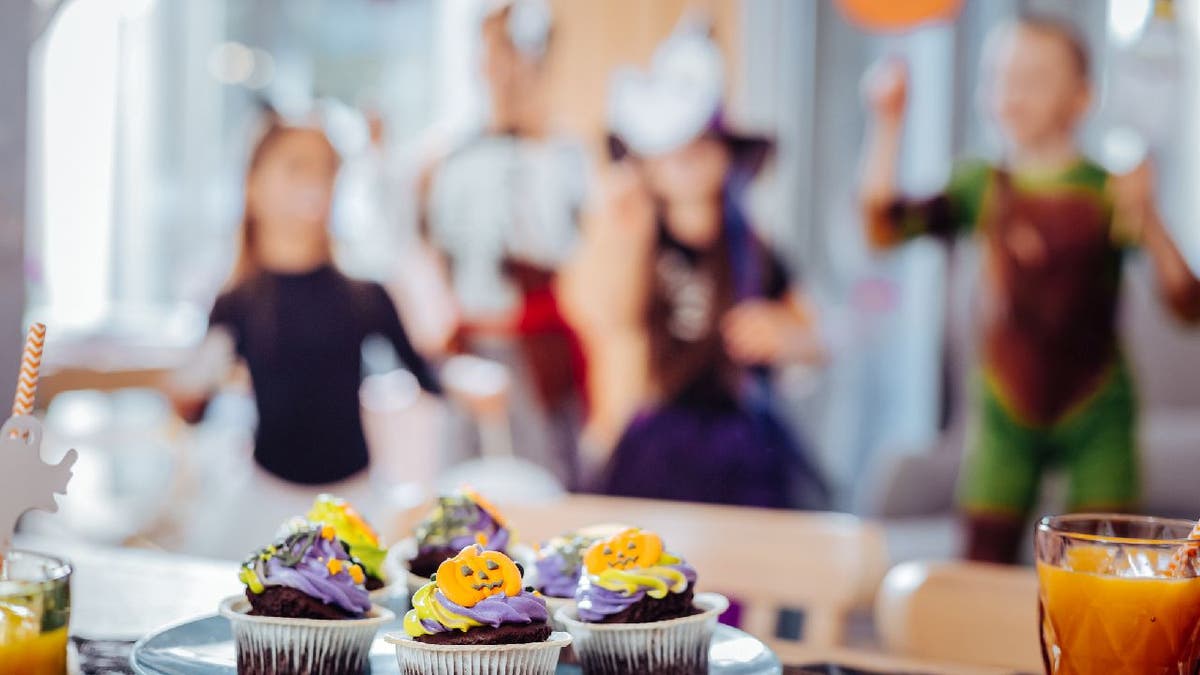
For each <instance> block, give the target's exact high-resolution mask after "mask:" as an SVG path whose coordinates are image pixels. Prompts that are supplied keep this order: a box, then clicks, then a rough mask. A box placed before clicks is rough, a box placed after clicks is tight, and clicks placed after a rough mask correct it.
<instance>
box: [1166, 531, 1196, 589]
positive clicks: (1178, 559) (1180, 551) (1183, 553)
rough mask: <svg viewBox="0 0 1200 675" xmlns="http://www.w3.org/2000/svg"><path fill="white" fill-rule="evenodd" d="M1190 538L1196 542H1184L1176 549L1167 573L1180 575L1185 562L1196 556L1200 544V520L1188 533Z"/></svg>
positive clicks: (1174, 575) (1175, 575)
mask: <svg viewBox="0 0 1200 675" xmlns="http://www.w3.org/2000/svg"><path fill="white" fill-rule="evenodd" d="M1188 540H1189V541H1191V542H1195V543H1189V544H1184V545H1183V546H1180V547H1179V548H1177V549H1175V553H1174V554H1172V555H1171V564H1170V565H1167V574H1169V575H1170V576H1173V577H1177V576H1180V575H1181V574H1182V573H1183V569H1184V564H1185V563H1187V561H1188V560H1190V559H1191V558H1195V557H1196V547H1197V546H1200V521H1198V522H1197V523H1196V524H1195V525H1194V526H1193V527H1192V531H1191V532H1190V533H1189V534H1188Z"/></svg>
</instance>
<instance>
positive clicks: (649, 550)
mask: <svg viewBox="0 0 1200 675" xmlns="http://www.w3.org/2000/svg"><path fill="white" fill-rule="evenodd" d="M662 554H663V543H662V539H661V538H660V537H659V536H658V535H657V534H654V533H653V532H647V531H646V530H639V529H638V528H636V527H635V528H630V529H628V530H625V531H624V532H621V533H620V534H617V535H615V536H612V537H609V538H608V539H601V540H600V541H598V542H596V543H594V544H592V546H591V548H589V549H588V550H587V553H585V554H584V555H583V566H584V567H586V568H587V571H588V573H589V574H600V573H601V572H603V571H604V570H607V569H616V570H628V569H636V568H640V567H653V566H654V565H657V564H658V560H659V558H661V557H662Z"/></svg>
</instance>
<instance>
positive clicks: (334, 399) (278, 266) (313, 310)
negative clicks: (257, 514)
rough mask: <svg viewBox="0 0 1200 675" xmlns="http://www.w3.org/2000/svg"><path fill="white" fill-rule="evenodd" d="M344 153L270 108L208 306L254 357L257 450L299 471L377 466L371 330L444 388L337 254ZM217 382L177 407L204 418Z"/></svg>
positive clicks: (384, 298) (214, 335)
mask: <svg viewBox="0 0 1200 675" xmlns="http://www.w3.org/2000/svg"><path fill="white" fill-rule="evenodd" d="M338 164H339V159H338V155H337V152H336V151H335V150H334V148H333V146H332V145H331V144H330V142H329V140H328V138H326V136H325V133H324V132H323V131H322V130H321V129H319V128H317V127H308V126H291V125H288V124H286V123H284V121H283V120H280V119H278V118H274V117H272V119H271V120H270V122H269V126H268V128H267V130H266V131H265V133H264V134H263V136H262V138H261V140H259V142H258V145H257V146H256V147H255V148H254V152H253V154H252V155H251V157H250V165H249V169H248V172H247V175H246V209H245V216H244V217H243V220H242V228H241V233H240V245H241V250H240V252H239V254H238V259H237V263H236V267H235V268H234V271H233V275H232V277H231V278H230V280H229V283H228V284H227V286H226V288H225V291H224V292H223V293H222V294H221V295H220V297H218V298H217V301H216V304H215V305H214V306H213V309H212V313H211V315H210V317H209V326H210V342H211V341H212V340H219V336H220V335H222V334H226V335H230V336H231V337H232V341H233V346H234V349H235V350H236V353H237V355H238V356H240V357H241V358H242V359H244V360H245V362H246V364H247V366H248V367H249V371H250V377H251V379H252V381H253V385H254V396H255V401H256V403H257V406H258V417H259V420H258V430H257V435H256V438H255V448H254V459H255V461H256V462H257V463H258V464H259V465H260V466H261V467H262V468H263V469H265V470H267V471H268V472H270V473H271V474H274V475H275V476H278V477H280V478H283V479H285V480H287V481H291V482H293V483H303V484H323V483H331V482H334V481H339V480H342V479H345V478H347V477H350V476H353V475H355V474H359V473H360V472H362V471H363V470H364V469H366V468H367V462H368V456H367V443H366V440H365V438H364V436H363V429H362V423H361V419H360V416H359V415H360V413H359V398H358V389H359V384H360V383H361V380H362V376H363V373H362V344H363V340H364V339H365V338H366V337H367V336H369V335H376V334H377V335H380V336H383V337H384V338H386V339H387V340H388V341H390V342H391V343H392V345H393V346H394V348H395V349H396V352H397V353H398V355H399V356H400V358H401V360H402V361H403V363H404V365H405V367H407V368H408V369H409V370H410V371H412V373H413V375H415V376H416V378H417V380H418V382H419V383H420V385H421V387H422V388H423V389H425V390H426V391H429V392H434V393H437V392H438V391H439V387H438V383H437V380H436V379H435V378H434V375H433V373H432V372H430V369H429V368H428V366H427V365H426V363H425V362H424V360H422V358H421V357H420V356H418V355H417V353H416V352H415V351H414V350H413V348H412V346H411V345H410V344H409V340H408V337H407V336H406V335H405V331H404V327H403V326H402V325H401V323H400V318H399V317H398V316H397V314H396V310H395V307H394V305H393V304H392V301H391V299H390V298H389V297H388V295H387V293H386V292H385V291H384V290H383V288H382V287H381V286H379V285H378V284H375V283H369V282H364V281H356V280H354V279H350V278H348V277H346V276H345V275H343V274H342V273H341V272H339V271H338V269H337V267H336V266H335V265H334V263H333V256H332V250H331V249H332V243H331V241H330V234H329V227H328V221H329V212H330V208H331V203H332V200H333V189H334V180H335V178H336V177H337V173H338ZM212 384H215V382H212ZM177 389H179V388H178V387H177ZM211 393H212V392H211V390H207V391H195V390H192V391H189V392H178V393H177V394H176V396H175V398H176V403H177V408H178V409H179V410H180V412H181V414H182V415H183V416H184V417H185V419H187V418H191V420H190V421H195V418H196V417H198V416H199V414H200V413H201V412H202V410H203V406H202V405H198V403H200V402H202V401H203V400H205V399H206V398H207V396H209V395H210V394H211Z"/></svg>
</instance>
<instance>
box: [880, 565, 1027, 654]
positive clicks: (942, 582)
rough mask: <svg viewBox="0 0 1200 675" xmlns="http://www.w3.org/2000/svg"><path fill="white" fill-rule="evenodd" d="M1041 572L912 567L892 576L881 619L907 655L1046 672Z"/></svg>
mask: <svg viewBox="0 0 1200 675" xmlns="http://www.w3.org/2000/svg"><path fill="white" fill-rule="evenodd" d="M1037 592H1038V590H1037V575H1036V574H1035V573H1034V572H1033V571H1032V570H1030V569H1028V568H1021V567H1007V566H1001V565H989V564H983V563H970V562H907V563H903V564H900V565H897V566H896V567H895V568H893V569H892V570H891V571H890V572H888V574H887V576H886V577H885V578H884V581H883V586H882V587H881V588H880V591H879V595H878V597H877V598H876V601H875V622H876V628H877V629H878V632H879V636H880V639H881V640H882V642H883V645H884V647H885V648H886V649H887V650H888V651H890V652H892V653H894V654H901V655H904V656H909V657H914V658H923V659H930V660H936V661H941V662H952V663H961V664H964V665H970V666H991V667H1002V668H1010V669H1016V670H1020V671H1023V672H1039V673H1040V672H1041V671H1042V656H1041V648H1040V646H1039V638H1038V627H1037V626H1038V623H1037V622H1038V618H1037Z"/></svg>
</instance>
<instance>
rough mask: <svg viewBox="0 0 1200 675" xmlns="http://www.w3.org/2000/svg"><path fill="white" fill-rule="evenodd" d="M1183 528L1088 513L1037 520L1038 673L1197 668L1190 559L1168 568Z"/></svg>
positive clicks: (1182, 541)
mask: <svg viewBox="0 0 1200 675" xmlns="http://www.w3.org/2000/svg"><path fill="white" fill-rule="evenodd" d="M1193 524H1194V523H1192V522H1191V521H1186V520H1167V519H1160V518H1150V517H1146V516H1128V515H1091V514H1080V515H1069V516H1047V517H1046V518H1043V519H1042V520H1041V521H1040V522H1039V523H1038V525H1037V541H1036V543H1037V572H1038V582H1039V590H1038V595H1039V598H1038V614H1039V616H1040V621H1041V624H1042V625H1041V635H1042V659H1043V661H1044V662H1045V666H1046V673H1047V674H1048V675H1099V674H1104V675H1124V674H1128V675H1159V674H1161V675H1167V674H1168V673H1169V674H1170V675H1185V674H1186V675H1194V674H1195V673H1198V672H1200V577H1198V576H1197V572H1198V571H1200V566H1198V565H1197V559H1196V558H1191V559H1188V560H1187V562H1186V563H1185V564H1184V565H1183V567H1182V570H1181V572H1180V573H1179V574H1173V573H1172V572H1171V571H1170V570H1169V569H1168V568H1169V566H1170V565H1171V561H1172V556H1173V555H1174V554H1175V552H1176V551H1178V550H1180V548H1181V547H1183V546H1185V545H1187V544H1188V543H1189V542H1188V539H1187V536H1188V533H1189V532H1191V530H1192V526H1193ZM1192 543H1193V544H1194V543H1195V542H1192Z"/></svg>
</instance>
